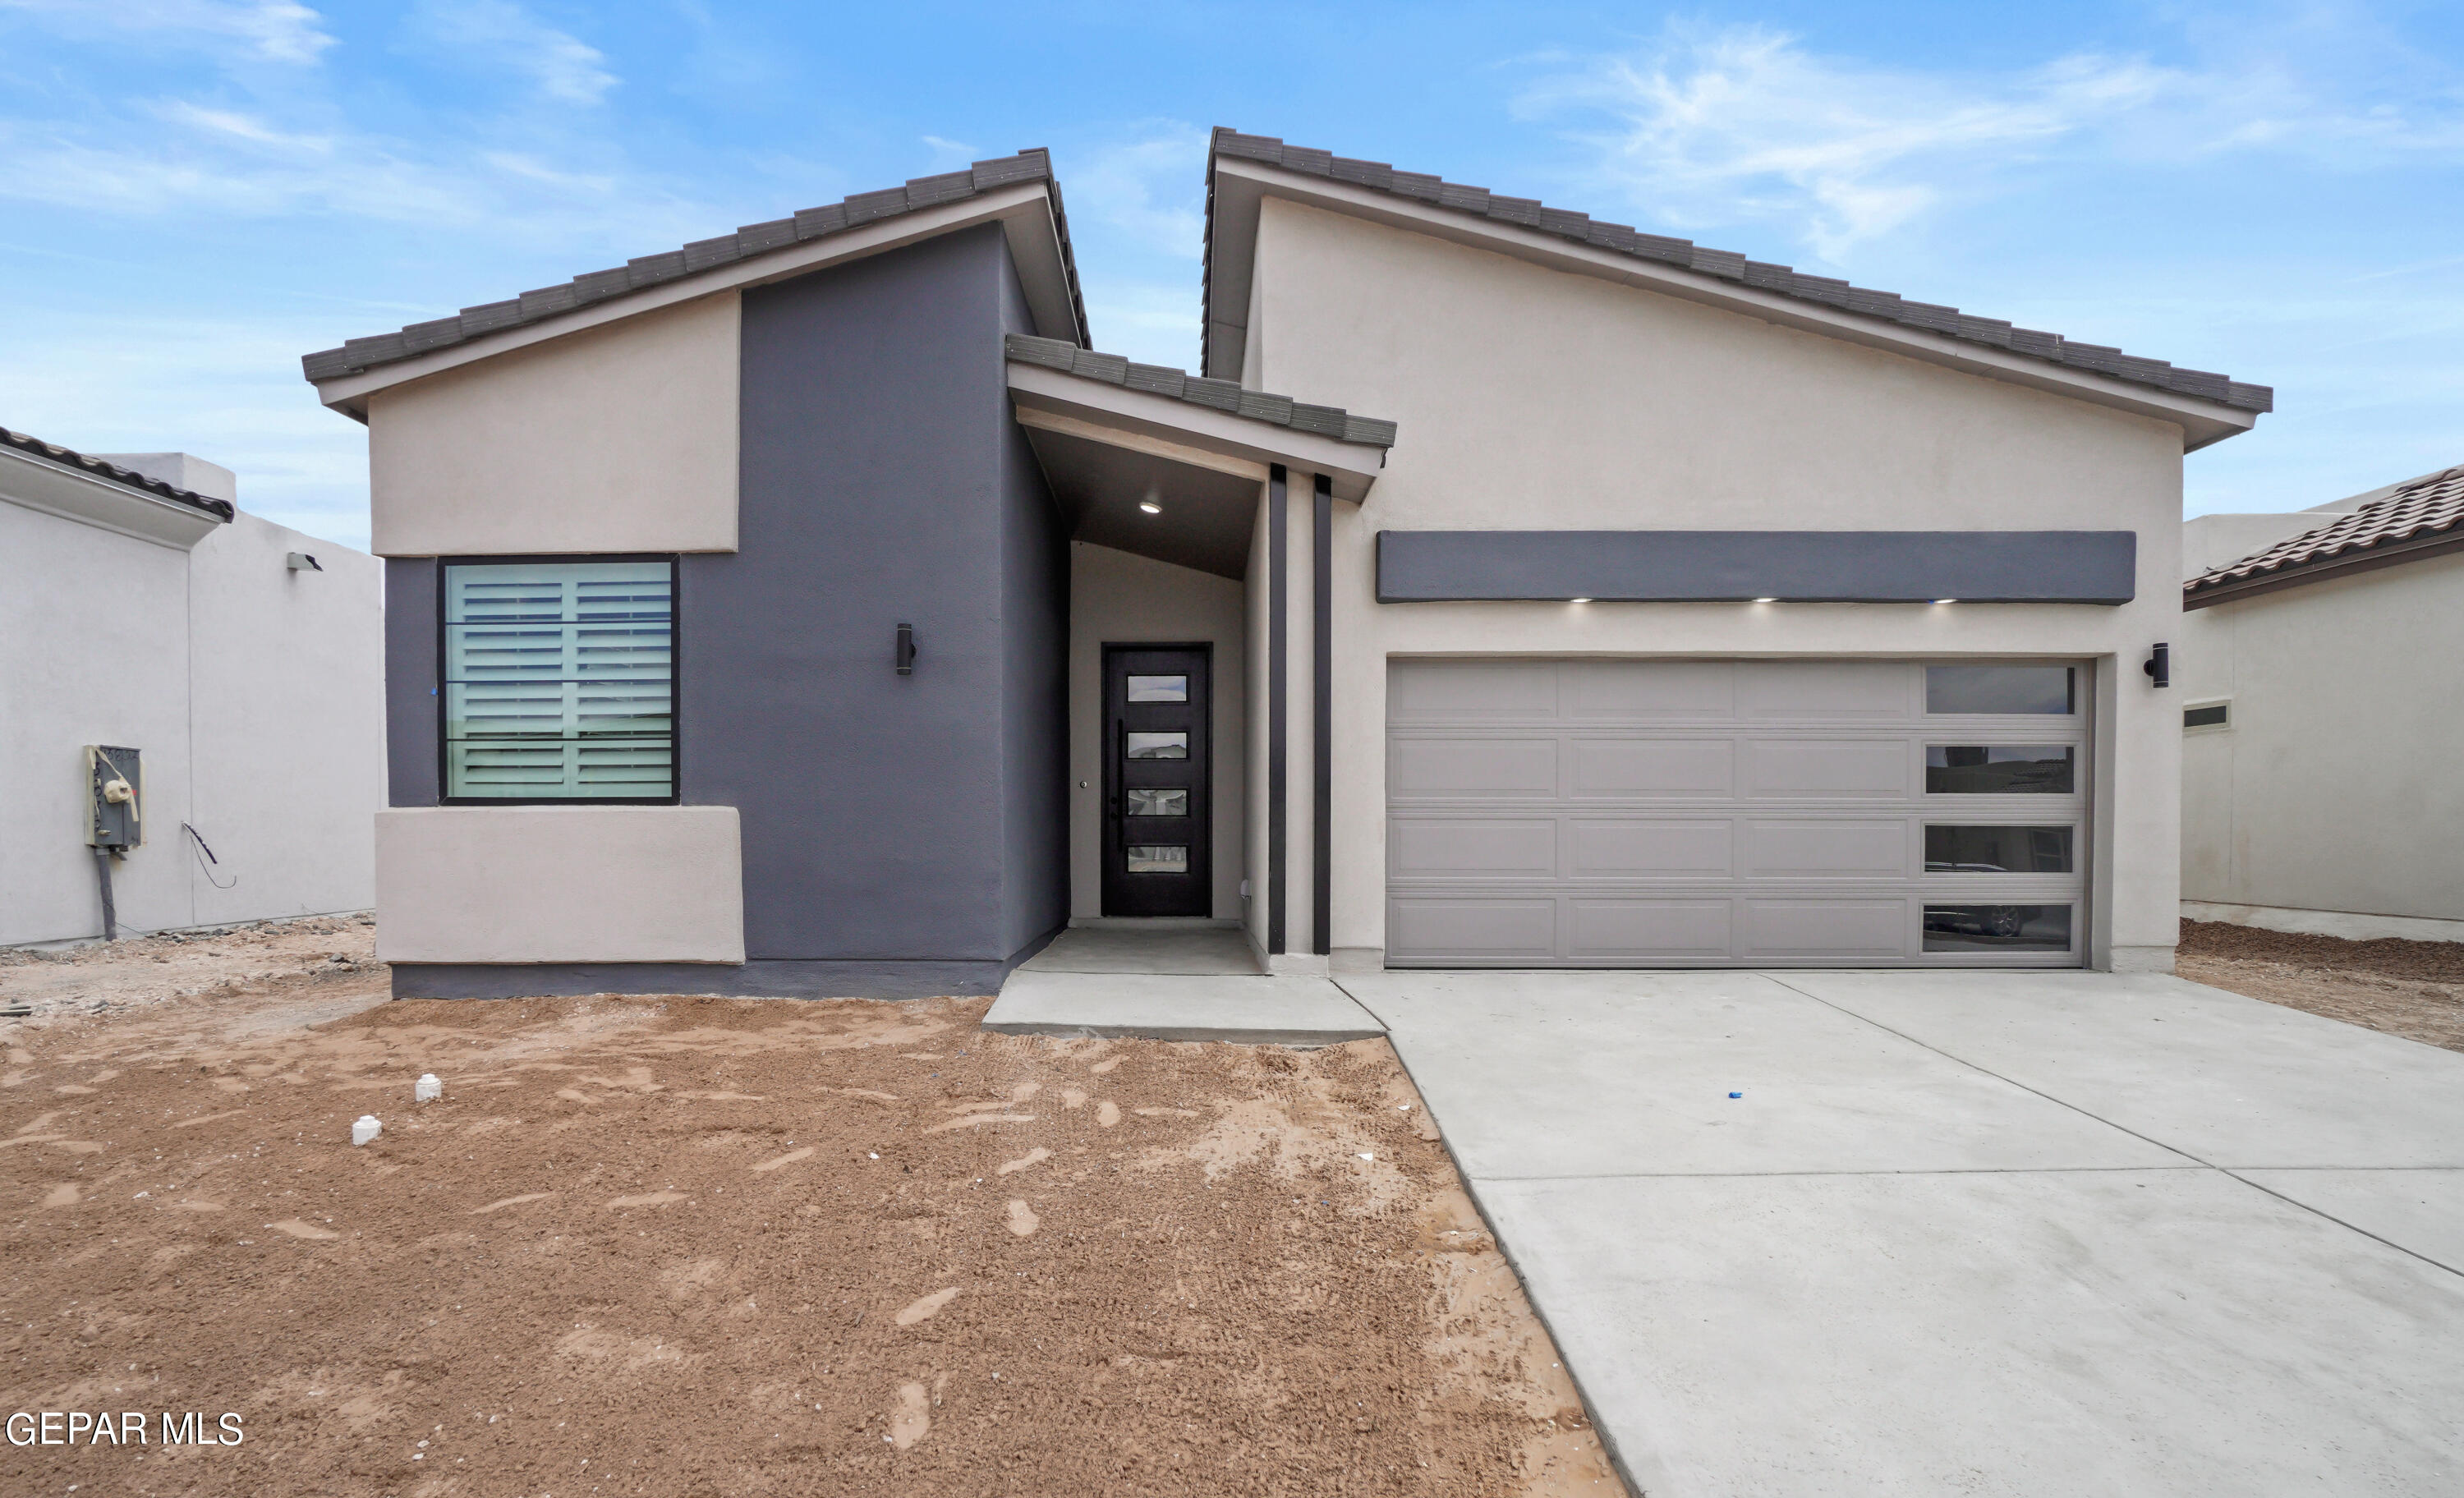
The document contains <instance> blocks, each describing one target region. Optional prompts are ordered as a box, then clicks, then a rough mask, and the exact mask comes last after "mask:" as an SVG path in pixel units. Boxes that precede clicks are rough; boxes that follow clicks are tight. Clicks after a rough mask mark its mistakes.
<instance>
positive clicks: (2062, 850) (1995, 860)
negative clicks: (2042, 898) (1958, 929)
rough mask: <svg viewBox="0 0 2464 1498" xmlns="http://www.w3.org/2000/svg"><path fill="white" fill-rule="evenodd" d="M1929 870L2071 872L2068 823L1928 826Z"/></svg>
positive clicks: (1926, 850) (1944, 871)
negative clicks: (2024, 825)
mask: <svg viewBox="0 0 2464 1498" xmlns="http://www.w3.org/2000/svg"><path fill="white" fill-rule="evenodd" d="M2070 871H2071V829H2070V828H2068V827H1947V826H1928V827H1926V828H1925V872H1927V873H2069V872H2070Z"/></svg>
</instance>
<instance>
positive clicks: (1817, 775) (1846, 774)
mask: <svg viewBox="0 0 2464 1498" xmlns="http://www.w3.org/2000/svg"><path fill="white" fill-rule="evenodd" d="M1744 764H1745V777H1744V778H1745V783H1744V784H1743V785H1742V786H1740V787H1739V788H1738V793H1739V794H1740V795H1744V796H1749V797H1752V798H1754V799H1756V800H1760V801H1815V800H1829V799H1834V798H1843V797H1857V798H1860V799H1866V800H1874V801H1903V800H1905V799H1907V796H1908V794H1909V790H1910V784H1909V782H1910V781H1911V780H1912V779H1913V776H1912V774H1911V772H1912V770H1913V768H1914V761H1913V760H1912V758H1911V756H1910V755H1909V754H1908V748H1907V744H1906V743H1905V742H1904V741H1903V740H1901V739H1897V738H1756V739H1751V740H1749V741H1748V742H1747V744H1746V752H1745V756H1744Z"/></svg>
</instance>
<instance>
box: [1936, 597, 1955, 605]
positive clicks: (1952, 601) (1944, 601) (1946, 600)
mask: <svg viewBox="0 0 2464 1498" xmlns="http://www.w3.org/2000/svg"><path fill="white" fill-rule="evenodd" d="M1934 602H1935V603H1937V604H1956V603H1958V602H1959V600H1958V599H1955V598H1937V599H1935V600H1934Z"/></svg>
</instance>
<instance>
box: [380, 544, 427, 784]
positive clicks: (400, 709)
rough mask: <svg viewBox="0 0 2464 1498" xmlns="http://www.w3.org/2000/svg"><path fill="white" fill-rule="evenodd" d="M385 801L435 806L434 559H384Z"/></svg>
mask: <svg viewBox="0 0 2464 1498" xmlns="http://www.w3.org/2000/svg"><path fill="white" fill-rule="evenodd" d="M436 688H437V680H436V559H435V558H433V557H393V558H388V559H387V560H386V562H385V804H386V805H389V806H433V805H435V804H436V801H437V796H438V785H437V746H436V736H437V727H436V722H437V717H436Z"/></svg>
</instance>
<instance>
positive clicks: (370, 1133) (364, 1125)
mask: <svg viewBox="0 0 2464 1498" xmlns="http://www.w3.org/2000/svg"><path fill="white" fill-rule="evenodd" d="M383 1133H385V1125H384V1124H381V1123H379V1122H378V1121H377V1115H376V1114H374V1113H362V1114H361V1115H360V1121H359V1122H358V1123H355V1124H353V1125H351V1143H352V1144H354V1145H361V1144H367V1143H369V1142H371V1141H373V1140H374V1139H375V1138H376V1136H377V1135H381V1134H383Z"/></svg>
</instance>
